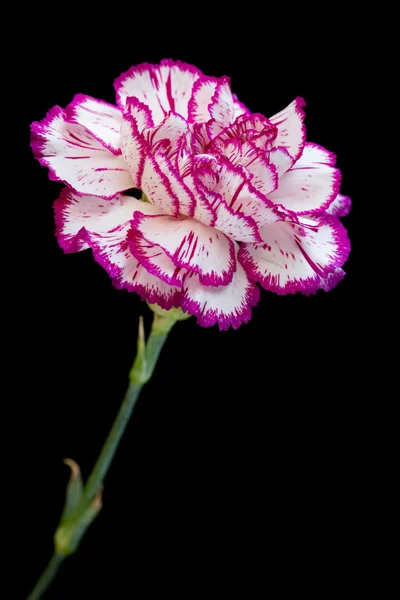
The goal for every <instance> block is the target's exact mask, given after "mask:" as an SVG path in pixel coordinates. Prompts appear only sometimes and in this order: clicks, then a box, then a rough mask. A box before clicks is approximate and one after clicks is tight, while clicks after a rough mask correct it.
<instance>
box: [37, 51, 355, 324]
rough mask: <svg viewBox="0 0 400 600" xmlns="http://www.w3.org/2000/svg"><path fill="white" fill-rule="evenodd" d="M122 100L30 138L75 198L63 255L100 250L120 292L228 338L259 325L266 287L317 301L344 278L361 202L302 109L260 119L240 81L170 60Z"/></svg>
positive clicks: (128, 77)
mask: <svg viewBox="0 0 400 600" xmlns="http://www.w3.org/2000/svg"><path fill="white" fill-rule="evenodd" d="M115 90H116V95H117V105H118V106H113V105H110V104H108V103H106V102H103V101H101V100H96V99H95V98H91V97H89V96H84V95H81V94H79V95H77V96H75V98H74V99H73V101H72V102H71V104H70V105H69V106H67V108H66V109H61V108H59V107H55V108H53V109H52V110H50V112H49V113H48V115H47V116H46V118H45V119H43V121H41V122H38V123H33V125H32V147H33V150H34V153H35V156H36V157H37V158H38V160H39V161H40V162H41V164H43V165H45V166H47V167H48V168H49V170H50V178H51V179H55V180H58V181H62V182H64V183H65V184H66V186H67V187H66V188H64V189H63V191H62V192H61V195H60V197H59V199H58V200H56V202H55V205H54V208H55V218H56V225H57V237H58V241H59V244H60V246H61V247H62V248H63V249H64V251H65V252H77V251H80V250H84V249H85V248H91V249H92V251H93V255H94V258H95V260H96V261H97V262H99V263H100V264H101V265H102V266H103V267H104V268H105V269H106V270H107V272H108V273H109V274H110V276H111V277H112V279H113V282H114V285H116V287H118V288H125V289H127V290H129V291H136V292H138V293H139V294H140V296H141V297H142V298H143V299H145V300H147V301H148V302H150V303H157V304H158V305H160V306H161V307H162V308H164V309H167V310H168V309H170V308H171V307H181V308H182V309H183V310H184V311H186V312H188V313H190V314H193V315H196V316H197V319H198V322H199V323H200V325H203V326H209V325H213V324H215V323H218V325H219V327H220V328H221V329H227V328H228V327H229V326H230V325H232V326H233V327H234V328H236V327H238V326H239V325H240V324H241V323H242V322H247V321H248V320H249V319H250V316H251V307H252V306H254V305H255V304H256V303H257V301H258V299H259V294H260V292H259V288H258V286H257V285H256V283H257V282H258V283H260V284H261V285H262V287H264V288H265V289H267V290H271V291H274V292H277V293H278V294H287V293H294V292H297V291H299V292H303V293H305V294H310V293H315V292H316V291H317V290H318V289H324V290H326V291H328V290H329V289H332V287H334V286H335V285H336V284H337V282H338V281H340V280H341V279H342V278H343V276H344V272H343V270H342V269H341V266H342V265H343V263H344V262H345V261H346V259H347V256H348V253H349V242H348V239H347V235H346V231H345V229H344V228H343V226H342V225H341V223H340V221H339V219H338V217H340V216H344V215H345V214H347V213H348V211H349V208H350V200H349V199H348V198H347V197H345V196H341V195H340V194H339V193H338V192H339V182H340V173H339V171H338V170H337V169H336V168H335V157H334V155H333V154H331V153H330V152H328V151H327V150H325V149H324V148H322V147H321V146H318V145H316V144H312V143H308V142H306V141H305V137H306V136H305V127H304V112H303V110H302V109H303V106H304V101H303V100H302V99H301V98H297V99H296V100H294V101H293V102H292V103H291V104H289V106H288V107H286V108H285V109H284V110H283V111H281V112H280V113H278V114H276V115H274V116H273V117H270V118H266V117H264V116H263V115H261V114H252V113H250V111H249V110H248V109H247V108H246V107H245V106H244V105H243V104H242V103H241V102H240V101H239V100H238V98H237V97H236V96H235V94H232V92H231V88H230V81H229V78H227V77H222V78H215V77H207V76H205V75H203V74H202V73H201V72H200V71H199V70H198V69H196V68H195V67H193V66H191V65H187V64H185V63H181V62H179V61H177V62H174V61H171V60H164V61H162V62H161V64H160V65H149V64H142V65H139V66H137V67H132V68H131V69H129V71H127V72H126V73H123V74H122V75H121V76H120V77H119V78H118V79H117V80H116V82H115ZM132 188H137V189H139V190H141V191H142V193H143V195H142V199H141V200H139V199H136V198H134V197H132V196H131V195H128V194H124V193H123V192H125V191H127V190H130V189H132Z"/></svg>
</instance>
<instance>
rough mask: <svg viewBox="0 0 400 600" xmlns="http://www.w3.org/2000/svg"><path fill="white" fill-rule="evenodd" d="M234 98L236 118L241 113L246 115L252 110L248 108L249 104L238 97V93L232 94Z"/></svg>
mask: <svg viewBox="0 0 400 600" xmlns="http://www.w3.org/2000/svg"><path fill="white" fill-rule="evenodd" d="M232 98H233V105H234V108H235V119H237V117H240V116H241V115H245V114H248V113H249V112H250V110H249V109H248V108H247V106H246V105H245V104H243V102H241V101H240V100H239V98H238V97H237V95H236V94H232Z"/></svg>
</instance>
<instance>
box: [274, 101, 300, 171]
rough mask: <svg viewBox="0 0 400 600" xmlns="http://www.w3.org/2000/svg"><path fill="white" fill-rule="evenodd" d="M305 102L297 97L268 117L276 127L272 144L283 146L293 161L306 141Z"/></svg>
mask: <svg viewBox="0 0 400 600" xmlns="http://www.w3.org/2000/svg"><path fill="white" fill-rule="evenodd" d="M305 104H306V103H305V102H304V100H303V98H300V97H298V98H296V100H293V102H291V103H290V104H289V106H287V107H286V108H284V109H283V110H281V111H280V112H278V113H277V114H276V115H274V116H273V117H270V119H269V120H270V121H271V122H272V123H273V124H274V125H276V126H277V128H278V134H277V136H276V139H275V141H274V146H275V147H278V146H283V148H285V149H286V150H287V151H288V152H289V154H290V156H291V157H292V158H293V162H296V160H298V158H299V157H300V155H301V153H302V151H303V148H304V144H305V141H306V128H305V126H304V117H305V114H304V111H303V106H305Z"/></svg>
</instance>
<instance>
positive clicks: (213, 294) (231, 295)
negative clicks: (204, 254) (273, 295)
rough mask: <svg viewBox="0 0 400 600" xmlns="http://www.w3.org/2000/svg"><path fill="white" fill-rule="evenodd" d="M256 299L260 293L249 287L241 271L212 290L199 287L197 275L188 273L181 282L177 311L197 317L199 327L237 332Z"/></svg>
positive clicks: (246, 320) (243, 272)
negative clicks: (179, 303) (227, 281)
mask: <svg viewBox="0 0 400 600" xmlns="http://www.w3.org/2000/svg"><path fill="white" fill-rule="evenodd" d="M259 297H260V290H259V289H258V287H257V286H256V285H255V284H254V283H251V282H250V281H249V279H248V277H247V275H246V273H245V271H244V269H243V267H242V266H241V265H240V264H239V263H237V268H236V270H235V273H234V275H233V279H232V281H231V283H229V284H228V285H225V286H219V287H212V286H204V285H202V284H201V282H200V280H199V277H198V275H196V274H195V273H189V274H188V275H187V276H186V278H185V281H184V292H183V295H182V299H181V307H182V309H183V310H184V311H185V312H188V313H190V314H192V315H195V316H196V317H197V322H198V323H199V325H202V326H203V327H210V326H212V325H214V324H215V323H218V325H219V328H220V329H221V330H223V329H228V328H229V327H230V326H232V327H233V328H234V329H237V328H238V327H239V326H240V325H241V324H242V323H247V322H248V321H249V320H250V318H251V308H252V307H253V306H255V305H256V304H257V302H258V300H259Z"/></svg>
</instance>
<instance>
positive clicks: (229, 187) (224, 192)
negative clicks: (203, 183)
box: [214, 162, 279, 227]
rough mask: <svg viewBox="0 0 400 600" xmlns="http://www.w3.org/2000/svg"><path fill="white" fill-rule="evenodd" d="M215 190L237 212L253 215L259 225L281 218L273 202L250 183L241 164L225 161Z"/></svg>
mask: <svg viewBox="0 0 400 600" xmlns="http://www.w3.org/2000/svg"><path fill="white" fill-rule="evenodd" d="M214 191H215V192H216V193H218V194H220V195H221V196H222V199H223V200H224V201H225V202H226V204H227V205H228V207H230V208H231V209H232V210H233V211H234V212H235V213H237V212H240V213H242V214H244V215H246V216H248V217H251V218H252V219H253V220H254V221H255V223H256V224H257V225H258V226H259V227H263V226H264V225H266V224H269V223H275V221H277V220H278V218H279V217H278V215H277V212H276V210H275V209H274V207H273V205H272V203H271V202H269V201H268V200H267V199H266V198H264V196H262V195H261V194H260V193H259V192H258V191H257V190H256V189H255V188H254V187H253V186H252V185H251V184H250V183H249V181H248V180H247V177H246V174H245V172H244V170H243V169H242V168H241V167H240V166H237V165H236V166H234V165H232V164H230V163H228V162H225V163H223V165H222V168H221V171H220V173H219V182H218V185H217V186H216V187H215V190H214Z"/></svg>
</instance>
